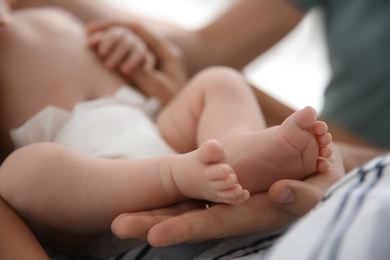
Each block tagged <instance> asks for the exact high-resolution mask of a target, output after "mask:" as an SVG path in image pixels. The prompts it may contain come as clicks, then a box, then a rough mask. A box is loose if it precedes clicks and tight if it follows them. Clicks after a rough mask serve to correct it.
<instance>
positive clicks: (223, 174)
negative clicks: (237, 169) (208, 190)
mask: <svg viewBox="0 0 390 260" xmlns="http://www.w3.org/2000/svg"><path fill="white" fill-rule="evenodd" d="M232 173H233V169H232V167H231V166H230V165H228V164H216V165H210V166H209V167H208V168H207V169H206V171H205V177H206V178H207V179H208V180H210V181H217V180H223V179H226V178H228V177H229V175H231V174H232Z"/></svg>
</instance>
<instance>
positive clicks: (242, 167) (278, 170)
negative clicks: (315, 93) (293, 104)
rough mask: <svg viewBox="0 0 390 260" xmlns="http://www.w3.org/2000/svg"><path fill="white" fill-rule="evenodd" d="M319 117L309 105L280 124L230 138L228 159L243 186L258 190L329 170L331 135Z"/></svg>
mask: <svg viewBox="0 0 390 260" xmlns="http://www.w3.org/2000/svg"><path fill="white" fill-rule="evenodd" d="M316 116H317V115H316V112H315V110H314V109H313V108H311V107H306V108H304V109H302V110H299V111H297V112H295V113H294V114H292V115H291V116H290V117H288V118H287V119H286V120H285V121H284V122H283V123H282V125H280V126H275V127H271V128H267V129H265V130H261V131H258V132H253V133H249V134H240V135H236V136H234V137H233V138H231V139H230V141H229V144H227V146H226V147H227V149H228V151H230V153H229V155H230V157H229V160H228V162H229V163H230V164H231V165H232V167H233V169H234V171H235V172H236V173H237V175H238V179H239V182H240V183H241V184H242V185H243V187H244V188H246V189H249V191H250V192H259V191H264V190H267V189H268V188H269V187H270V185H271V184H272V183H274V182H275V181H277V180H280V179H303V178H305V177H307V176H308V175H310V174H312V173H314V172H317V171H320V172H323V171H326V170H327V169H328V167H329V163H328V161H327V160H326V158H328V157H330V156H331V155H332V150H331V148H330V147H329V146H328V145H329V144H330V143H331V140H332V138H331V135H330V134H329V133H328V132H327V125H326V123H324V122H322V121H317V120H316Z"/></svg>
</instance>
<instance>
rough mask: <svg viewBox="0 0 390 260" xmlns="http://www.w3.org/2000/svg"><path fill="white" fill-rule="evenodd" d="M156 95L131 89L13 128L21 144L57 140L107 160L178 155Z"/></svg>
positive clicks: (45, 114) (15, 139)
mask: <svg viewBox="0 0 390 260" xmlns="http://www.w3.org/2000/svg"><path fill="white" fill-rule="evenodd" d="M158 109H159V102H158V101H157V100H156V99H147V98H145V97H144V96H143V95H142V94H140V93H139V92H138V91H136V90H134V89H131V88H129V87H122V88H120V89H119V90H118V91H117V92H116V93H115V94H114V95H112V96H108V97H104V98H101V99H97V100H92V101H86V102H82V103H79V104H77V105H76V106H75V107H74V109H73V111H72V112H69V111H66V110H64V109H61V108H58V107H54V106H48V107H46V108H45V109H43V110H41V111H40V112H39V113H38V114H36V115H35V116H33V117H32V118H31V119H29V120H28V121H27V122H26V123H25V124H24V125H22V126H21V127H19V128H17V129H14V130H12V131H11V138H12V140H13V142H14V144H15V147H16V148H19V147H22V146H25V145H28V144H32V143H37V142H55V143H59V144H63V145H65V146H68V147H70V148H71V149H73V150H76V151H79V152H81V153H84V154H87V155H91V156H95V157H105V158H133V159H142V158H149V157H155V156H160V155H166V154H173V153H175V152H174V150H173V149H172V148H170V147H169V146H168V144H166V142H165V141H164V140H163V139H162V137H161V136H160V134H159V131H158V128H157V126H156V124H155V123H154V120H153V119H154V116H155V114H156V112H157V111H158Z"/></svg>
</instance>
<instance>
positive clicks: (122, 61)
mask: <svg viewBox="0 0 390 260" xmlns="http://www.w3.org/2000/svg"><path fill="white" fill-rule="evenodd" d="M0 1H1V0H0ZM88 44H89V46H90V47H91V48H94V49H95V51H96V53H97V54H98V56H100V57H101V58H102V59H103V60H104V64H105V66H106V67H107V68H109V69H119V71H120V72H121V73H123V74H124V75H126V76H130V74H131V73H132V72H133V71H134V70H135V69H138V68H143V69H145V70H146V71H151V70H152V69H153V68H154V66H155V63H156V58H155V56H154V54H153V53H152V52H151V51H150V50H149V49H148V46H147V45H146V44H145V42H144V41H143V40H142V39H141V38H140V37H139V36H138V35H137V34H135V33H134V32H133V31H131V30H130V29H128V28H126V27H123V26H111V27H109V28H107V29H106V30H99V31H95V32H92V33H91V34H90V35H89V38H88Z"/></svg>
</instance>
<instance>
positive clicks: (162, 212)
mask: <svg viewBox="0 0 390 260" xmlns="http://www.w3.org/2000/svg"><path fill="white" fill-rule="evenodd" d="M204 205H205V204H204V202H201V201H195V200H193V201H192V200H191V201H185V202H182V203H178V204H175V205H173V206H170V207H165V208H161V209H152V210H149V211H143V212H135V213H124V214H121V215H119V216H118V217H116V218H115V219H114V221H113V222H112V224H111V230H112V232H113V233H114V234H115V235H116V236H118V237H119V238H123V239H124V238H135V239H141V240H146V239H147V234H148V232H149V230H150V229H151V228H152V227H153V226H154V225H156V224H158V223H160V222H162V221H164V220H166V219H168V218H171V217H174V216H177V215H180V214H182V213H184V212H188V211H191V210H195V209H198V208H202V207H204Z"/></svg>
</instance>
